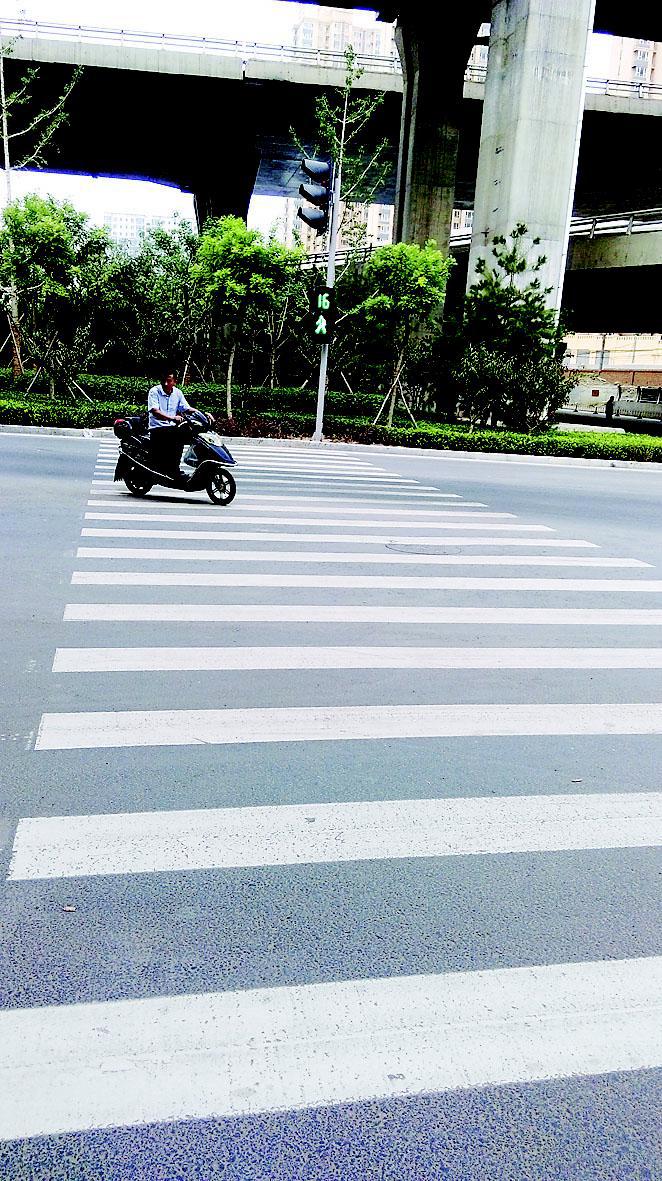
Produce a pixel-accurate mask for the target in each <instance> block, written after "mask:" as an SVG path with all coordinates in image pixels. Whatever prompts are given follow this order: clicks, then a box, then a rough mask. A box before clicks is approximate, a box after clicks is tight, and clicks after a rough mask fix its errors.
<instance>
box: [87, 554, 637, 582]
mask: <svg viewBox="0 0 662 1181" xmlns="http://www.w3.org/2000/svg"><path fill="white" fill-rule="evenodd" d="M447 564H448V565H453V566H459V565H463V566H467V565H469V566H484V565H489V566H526V567H529V566H543V567H544V568H546V569H547V568H549V567H550V566H553V567H557V566H558V567H563V568H564V569H565V568H567V567H571V568H574V569H576V568H577V567H585V566H588V567H591V568H594V567H599V568H601V569H604V568H609V567H612V568H613V567H617V568H620V567H623V566H626V567H631V566H645V565H646V563H645V562H637V561H636V559H634V558H529V557H517V558H514V557H512V556H508V557H499V556H498V555H494V554H490V555H489V556H485V555H484V556H482V557H468V556H467V555H464V554H463V555H462V556H461V557H455V558H450V559H449V560H448V563H447ZM439 581H440V579H439V577H438V576H437V575H421V576H419V577H416V576H402V577H399V576H398V575H392V574H369V575H362V574H359V575H353V574H280V573H279V574H245V573H241V574H234V573H232V574H208V573H205V574H198V573H197V572H196V573H190V572H189V571H178V570H176V571H161V570H159V571H143V570H131V571H128V570H76V571H74V573H73V575H72V577H71V582H72V584H73V585H74V586H265V587H266V586H269V587H286V586H288V587H289V586H300V587H304V586H305V587H317V588H318V589H322V590H323V589H324V588H325V587H329V588H334V589H335V588H338V589H340V588H343V589H345V590H348V589H350V588H352V589H358V590H371V589H374V590H435V589H436V588H437V584H438V583H439Z"/></svg>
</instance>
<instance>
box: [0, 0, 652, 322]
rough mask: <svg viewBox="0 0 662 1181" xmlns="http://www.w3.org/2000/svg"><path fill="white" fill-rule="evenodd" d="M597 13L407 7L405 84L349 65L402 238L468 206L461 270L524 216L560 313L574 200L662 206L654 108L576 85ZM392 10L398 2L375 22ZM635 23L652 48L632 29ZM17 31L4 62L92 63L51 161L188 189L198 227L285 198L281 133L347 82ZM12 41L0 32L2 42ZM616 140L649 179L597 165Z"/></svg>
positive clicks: (154, 47) (439, 231)
mask: <svg viewBox="0 0 662 1181" xmlns="http://www.w3.org/2000/svg"><path fill="white" fill-rule="evenodd" d="M352 6H353V5H351V4H348V5H346V7H352ZM619 7H620V6H619ZM592 11H593V0H568V2H567V3H565V4H564V5H563V6H562V12H560V11H559V5H558V2H557V0H536V4H535V5H534V4H533V3H532V0H508V3H506V0H495V3H494V5H493V6H492V7H491V8H490V6H489V5H485V4H473V5H472V4H471V3H469V4H468V5H467V6H465V7H464V8H459V6H453V7H452V8H451V6H447V7H444V8H443V9H441V8H440V9H439V11H438V12H436V13H435V14H433V15H430V12H429V10H428V9H427V7H425V8H424V7H423V6H422V5H420V4H417V3H414V2H411V3H410V2H408V4H407V6H406V11H405V9H404V7H403V10H402V12H401V13H400V14H399V33H398V37H399V47H400V57H401V61H402V63H403V67H404V69H403V72H402V73H401V71H400V70H399V68H398V63H397V61H396V60H395V59H386V60H383V59H382V60H379V59H362V65H363V67H364V71H365V72H364V75H363V78H362V80H361V81H362V84H363V85H364V86H365V87H367V88H374V89H380V90H384V91H385V95H386V98H385V103H384V106H383V108H382V111H381V114H380V122H379V125H378V126H377V127H376V129H375V134H376V137H382V136H384V135H386V137H387V138H389V139H390V140H391V141H392V142H393V141H394V140H395V139H396V135H395V134H394V133H395V127H396V125H397V122H398V121H400V136H399V139H400V152H399V162H398V168H397V181H396V183H395V186H394V187H391V189H390V191H389V189H387V190H386V191H385V192H384V193H383V194H382V199H386V200H388V199H389V198H390V199H394V200H395V204H396V214H397V232H398V235H399V236H400V237H404V238H405V239H409V240H424V239H425V238H427V237H429V236H432V237H436V238H437V240H438V241H440V243H441V244H442V245H443V244H444V242H447V241H448V233H449V229H450V210H451V208H452V207H453V205H456V204H464V205H471V204H473V205H474V206H475V218H474V235H473V243H472V247H471V250H472V266H471V270H472V271H473V265H474V264H475V261H476V259H477V258H478V257H480V255H481V253H485V251H486V250H487V249H488V245H489V241H490V239H491V237H492V236H493V234H495V233H507V232H508V230H509V229H510V228H511V227H512V225H514V224H515V222H516V221H519V220H521V221H525V222H526V224H527V225H529V227H530V229H531V234H532V235H533V234H536V235H537V236H538V237H540V238H541V241H542V243H543V249H544V251H545V253H546V254H547V256H548V259H549V262H548V264H547V270H546V274H545V275H544V277H543V278H544V281H545V283H546V285H550V286H551V287H552V288H553V290H554V292H555V301H556V302H557V303H558V301H559V300H560V292H561V288H562V282H563V275H564V273H565V264H566V250H567V241H568V224H569V218H570V215H571V212H572V208H573V194H574V209H575V212H578V213H591V214H595V213H600V212H608V211H610V210H618V209H619V208H623V207H625V206H628V207H632V206H634V205H637V206H640V207H648V206H651V205H654V204H656V203H657V202H658V201H659V199H660V193H662V142H661V141H662V123H661V122H660V121H659V120H658V118H657V117H656V116H657V115H658V114H662V101H661V97H662V96H660V95H659V94H658V93H657V88H645V89H644V88H643V87H641V88H640V87H624V86H623V85H622V84H614V83H608V84H605V83H604V82H598V81H597V80H591V81H590V83H589V85H588V86H585V80H584V78H583V61H584V57H585V49H586V43H587V39H588V34H589V32H590V29H591V27H592ZM597 12H598V20H599V21H600V22H601V23H600V27H601V28H611V29H612V30H613V31H623V30H625V29H626V27H627V30H629V31H634V29H635V28H638V27H639V26H638V25H637V24H636V21H635V18H636V20H642V21H643V20H644V16H643V15H642V12H643V10H640V6H639V5H638V4H636V3H633V4H632V5H631V6H630V10H629V11H628V13H627V16H628V20H627V21H625V15H626V14H623V13H622V12H620V15H619V13H618V12H617V10H616V6H610V5H609V4H604V3H602V4H601V3H599V4H598V10H597ZM393 13H395V14H396V15H397V11H396V6H394V5H392V6H391V7H390V8H388V7H387V8H385V9H384V10H383V15H385V16H390V15H392V14H393ZM490 16H491V19H492V35H491V43H490V57H489V66H488V70H487V75H486V76H485V77H481V76H480V75H476V74H475V73H474V74H470V75H469V76H466V62H467V59H468V56H469V52H470V49H471V47H472V45H473V43H474V40H475V35H476V31H477V27H478V22H479V21H480V20H482V19H485V17H487V18H489V17H490ZM616 16H619V21H620V23H619V22H616V23H614V22H615V17H616ZM424 18H425V19H424ZM648 19H649V20H650V16H649V17H648ZM610 21H611V25H610V24H609V22H610ZM605 22H607V23H605ZM641 28H646V29H647V32H648V33H649V35H655V33H654V30H653V29H652V28H650V26H647V25H646V24H645V22H644V24H642V25H641ZM13 31H14V33H15V32H16V27H15V26H14V29H13ZM21 32H22V33H23V34H24V35H23V36H21V37H20V38H19V39H18V41H17V43H16V48H15V51H14V55H15V56H16V57H22V58H23V59H25V60H37V61H44V62H46V63H48V64H47V65H46V70H45V72H46V73H49V74H50V76H51V80H52V81H53V80H55V79H56V78H57V72H58V71H62V70H63V69H64V68H65V63H70V64H74V63H81V64H86V65H87V66H88V69H87V70H86V72H85V75H84V78H83V82H82V83H81V90H80V93H79V95H78V96H77V103H76V117H75V119H72V121H71V124H70V127H69V129H68V130H67V131H66V132H65V134H64V135H63V136H62V146H61V155H60V158H59V160H58V165H59V166H60V167H63V168H65V169H67V168H69V169H72V170H77V171H86V172H87V171H90V172H93V173H101V174H103V173H111V174H115V175H116V174H122V175H136V176H143V177H145V176H148V177H151V178H153V179H163V180H170V181H173V182H175V183H177V184H179V185H181V186H182V187H184V188H188V189H191V190H192V191H193V192H194V193H195V194H196V204H197V208H198V210H199V216H200V217H201V218H202V217H204V216H205V215H207V214H209V213H213V214H220V213H224V212H239V213H242V214H245V213H246V210H247V208H248V202H249V200H250V196H251V193H252V192H253V191H257V192H261V193H269V192H271V193H277V192H283V191H284V190H287V189H289V191H296V187H297V178H296V173H297V171H298V168H297V160H296V153H295V152H294V150H293V148H292V146H291V144H290V143H289V142H288V141H289V136H288V129H289V126H290V125H291V124H292V123H295V124H296V125H297V128H298V130H300V133H301V134H302V137H303V138H304V140H306V139H308V138H310V140H311V141H312V139H313V134H314V125H313V110H312V108H313V102H312V97H313V95H314V94H315V92H316V89H317V88H318V87H319V86H320V85H328V86H332V85H337V84H338V83H339V82H340V81H342V77H343V62H342V57H341V55H328V54H325V55H322V54H317V52H315V53H314V54H313V55H312V57H314V60H312V59H311V55H310V53H309V52H308V51H299V50H294V49H291V48H288V47H281V48H276V49H275V48H274V47H267V46H260V45H258V44H252V45H251V44H247V43H237V42H223V41H218V40H215V39H214V40H212V41H205V39H196V38H172V39H171V38H167V37H162V36H160V35H158V36H157V35H154V34H150V33H145V34H127V33H123V32H121V31H115V32H113V31H112V30H111V31H110V32H109V31H107V30H106V31H102V30H94V29H90V28H87V27H83V28H81V29H75V30H72V29H69V30H66V29H64V28H63V27H62V26H55V25H50V26H43V25H42V26H35V25H33V24H30V23H29V22H22V23H21ZM442 33H443V34H444V35H443V40H442V39H440V37H441V34H442ZM449 33H450V36H449ZM11 34H12V28H11V26H10V25H8V24H7V22H3V23H0V35H1V36H4V37H7V36H11ZM28 34H29V35H28ZM661 36H662V30H661ZM440 44H443V46H444V50H443V54H444V62H443V64H444V68H443V70H442V69H440V68H439V62H438V60H436V57H437V55H438V46H439V45H440ZM174 76H176V77H177V85H176V87H174V86H173V85H172V78H173V77H174ZM313 80H314V81H315V83H316V85H315V86H313V85H312V82H313ZM53 84H54V81H53ZM401 95H402V97H401ZM481 100H482V101H481ZM582 119H583V134H581V147H580V132H581V131H582ZM541 144H544V145H545V151H544V152H541V151H540V145H541ZM619 144H627V154H628V158H629V159H630V160H636V161H638V162H641V161H644V160H645V161H646V168H645V169H644V168H641V167H639V168H635V169H632V168H631V167H628V168H622V167H618V166H613V165H612V166H610V165H609V164H608V163H607V162H609V161H613V160H614V158H615V155H616V150H617V148H618V145H619ZM395 171H396V168H395V156H394V159H393V172H394V174H395ZM476 175H477V180H476ZM575 181H576V184H575Z"/></svg>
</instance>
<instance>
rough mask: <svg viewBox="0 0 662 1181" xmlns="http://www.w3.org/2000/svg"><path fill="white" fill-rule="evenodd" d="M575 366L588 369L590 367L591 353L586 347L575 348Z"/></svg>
mask: <svg viewBox="0 0 662 1181" xmlns="http://www.w3.org/2000/svg"><path fill="white" fill-rule="evenodd" d="M577 368H578V369H590V368H591V354H590V352H589V351H588V349H577Z"/></svg>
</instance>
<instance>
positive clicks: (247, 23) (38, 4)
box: [0, 0, 376, 231]
mask: <svg viewBox="0 0 662 1181" xmlns="http://www.w3.org/2000/svg"><path fill="white" fill-rule="evenodd" d="M308 9H309V6H308V5H306V4H294V3H286V2H285V0H241V3H237V0H185V2H184V3H182V2H179V3H174V2H173V0H113V3H112V5H111V4H109V3H108V0H4V3H3V16H5V17H9V18H11V17H14V18H16V17H23V18H26V19H28V20H37V21H47V22H51V21H52V22H56V23H59V24H75V25H78V24H81V25H88V26H90V25H92V26H97V27H101V28H114V29H118V28H123V29H129V30H136V31H149V32H160V33H188V34H193V35H196V36H208V37H219V38H222V39H224V40H229V41H235V40H250V41H258V42H261V43H262V44H274V45H281V44H289V43H290V42H291V39H292V28H293V26H294V25H295V24H296V23H297V22H298V21H299V20H300V19H301V17H302V16H303V15H305V13H306V11H307V10H308ZM364 19H365V20H366V21H372V20H375V19H376V14H375V13H374V12H366V13H365V17H364ZM74 101H75V100H74ZM14 191H15V194H16V196H19V197H20V196H22V195H23V194H25V193H33V192H39V193H42V194H44V195H47V194H50V195H52V196H53V197H55V198H57V199H58V200H69V201H71V202H72V204H74V205H75V206H76V207H77V208H78V209H82V210H84V211H85V212H86V213H88V214H89V215H90V217H91V218H92V220H93V221H94V222H96V223H98V224H99V225H102V224H103V221H104V217H105V215H106V214H107V213H110V212H115V213H120V212H121V213H146V214H152V215H157V214H161V215H163V216H166V217H167V216H168V215H169V214H171V213H174V212H178V213H179V214H180V215H181V216H182V217H183V218H185V219H186V220H188V221H190V222H192V223H194V213H193V199H192V197H191V195H190V194H187V193H180V192H179V191H178V190H176V189H173V188H170V187H168V186H165V185H158V184H151V183H149V182H142V181H126V180H107V179H106V178H101V177H96V178H95V177H74V176H66V175H59V174H55V173H41V174H40V173H35V172H26V173H23V174H22V175H19V174H16V175H15V179H14ZM1 204H2V186H0V206H1ZM283 206H284V202H283V200H282V199H281V198H278V197H276V198H273V197H272V198H269V197H257V198H254V199H253V202H252V204H251V210H250V213H249V224H251V225H252V226H255V227H257V228H259V229H263V230H265V231H268V230H269V229H270V228H271V226H272V224H273V223H274V222H275V221H277V220H278V218H280V217H282V215H283Z"/></svg>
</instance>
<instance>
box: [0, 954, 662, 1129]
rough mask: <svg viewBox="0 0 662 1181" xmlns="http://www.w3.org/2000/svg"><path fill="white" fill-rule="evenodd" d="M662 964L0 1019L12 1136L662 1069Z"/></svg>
mask: <svg viewBox="0 0 662 1181" xmlns="http://www.w3.org/2000/svg"><path fill="white" fill-rule="evenodd" d="M661 992H662V958H654V957H650V958H643V957H642V958H636V959H630V960H605V961H596V962H592V963H587V962H584V963H566V964H547V965H544V966H539V967H538V966H536V967H530V966H529V967H521V968H497V969H493V970H491V971H489V970H488V971H480V972H448V973H444V974H442V975H436V976H432V975H430V976H397V977H390V978H389V977H379V978H378V979H372V980H353V981H342V982H334V983H323V984H309V985H298V986H294V987H291V986H290V987H280V988H255V989H243V990H240V991H236V992H217V993H209V992H207V993H200V994H198V995H184V996H166V997H163V996H160V997H150V998H145V999H140V1000H120V1001H105V1002H101V1003H92V1004H73V1005H60V1006H47V1007H44V1008H29V1009H6V1010H4V1011H3V1012H0V1042H1V1043H2V1047H3V1067H2V1072H1V1074H0V1086H1V1088H2V1092H1V1095H0V1136H2V1137H3V1138H5V1139H23V1138H26V1137H35V1136H45V1135H54V1134H57V1133H66V1132H75V1131H85V1130H87V1129H91V1128H96V1127H108V1126H113V1127H117V1126H122V1125H130V1124H146V1123H156V1122H165V1121H172V1120H192V1119H210V1118H221V1117H226V1118H230V1117H236V1116H240V1115H249V1114H253V1113H257V1112H263V1111H282V1110H284V1109H297V1108H306V1107H311V1108H312V1107H319V1106H322V1105H330V1104H339V1103H348V1102H352V1101H354V1102H357V1101H361V1100H369V1099H374V1098H377V1097H394V1096H398V1095H400V1096H405V1095H408V1096H413V1095H423V1094H431V1093H434V1092H439V1091H445V1090H450V1089H456V1088H473V1087H485V1086H488V1085H495V1086H496V1085H500V1084H506V1083H523V1082H529V1081H532V1080H536V1079H554V1078H562V1077H565V1076H577V1075H593V1074H606V1073H610V1072H616V1071H626V1070H627V1071H633V1070H641V1069H645V1068H653V1067H658V1066H659V1065H660V1064H661V1062H662V1022H660V1014H659V999H660V993H661Z"/></svg>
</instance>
